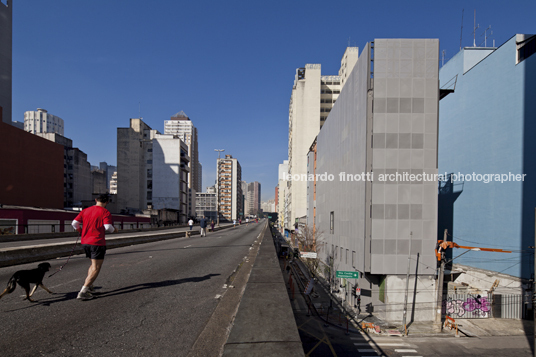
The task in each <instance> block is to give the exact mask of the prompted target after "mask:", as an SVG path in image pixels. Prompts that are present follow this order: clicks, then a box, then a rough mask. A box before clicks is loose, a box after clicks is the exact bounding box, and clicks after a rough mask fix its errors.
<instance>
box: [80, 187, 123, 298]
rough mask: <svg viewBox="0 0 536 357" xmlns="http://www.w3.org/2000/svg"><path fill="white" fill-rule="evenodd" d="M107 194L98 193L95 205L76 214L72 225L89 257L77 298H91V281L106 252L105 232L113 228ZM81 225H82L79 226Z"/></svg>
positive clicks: (95, 276)
mask: <svg viewBox="0 0 536 357" xmlns="http://www.w3.org/2000/svg"><path fill="white" fill-rule="evenodd" d="M108 201H109V197H108V195H106V194H104V195H100V196H99V197H97V198H96V199H95V203H96V204H95V206H91V207H88V208H86V209H85V210H83V211H82V212H80V213H79V214H78V216H76V218H75V219H74V221H73V223H72V226H73V228H74V229H76V230H77V231H78V232H80V233H81V235H82V241H81V243H82V248H84V251H85V252H86V257H87V258H90V259H91V265H90V267H89V270H88V272H87V277H86V281H85V282H84V286H82V289H81V290H80V292H79V293H78V296H77V299H80V300H89V299H93V294H91V292H90V291H93V282H95V280H96V279H97V276H99V273H100V270H101V267H102V263H103V262H104V255H105V254H106V240H105V239H104V235H105V232H109V233H113V232H114V231H115V228H114V226H113V224H112V223H113V222H112V215H111V214H110V211H108V210H107V209H106V206H107V205H108ZM80 226H82V227H80Z"/></svg>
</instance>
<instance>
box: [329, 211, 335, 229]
mask: <svg viewBox="0 0 536 357" xmlns="http://www.w3.org/2000/svg"><path fill="white" fill-rule="evenodd" d="M329 232H330V233H331V234H333V233H335V212H334V211H331V212H330V214H329Z"/></svg>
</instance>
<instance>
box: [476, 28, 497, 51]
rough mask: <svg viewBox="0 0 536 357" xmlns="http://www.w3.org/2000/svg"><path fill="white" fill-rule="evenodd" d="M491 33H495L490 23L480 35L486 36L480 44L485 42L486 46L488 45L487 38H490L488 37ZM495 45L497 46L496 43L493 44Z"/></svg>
mask: <svg viewBox="0 0 536 357" xmlns="http://www.w3.org/2000/svg"><path fill="white" fill-rule="evenodd" d="M488 30H490V32H489V35H488ZM491 35H493V31H491V25H489V26H488V28H487V29H485V30H484V33H483V34H482V35H480V36H484V41H482V42H481V43H480V45H482V44H484V47H488V42H487V39H488V37H490V36H491ZM480 45H479V46H480ZM493 47H495V44H494V45H493Z"/></svg>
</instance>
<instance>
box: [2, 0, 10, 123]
mask: <svg viewBox="0 0 536 357" xmlns="http://www.w3.org/2000/svg"><path fill="white" fill-rule="evenodd" d="M0 19H1V20H0V107H1V108H2V109H1V110H2V121H3V122H4V123H8V124H11V98H12V68H13V65H12V63H13V1H12V0H7V1H6V2H2V1H0Z"/></svg>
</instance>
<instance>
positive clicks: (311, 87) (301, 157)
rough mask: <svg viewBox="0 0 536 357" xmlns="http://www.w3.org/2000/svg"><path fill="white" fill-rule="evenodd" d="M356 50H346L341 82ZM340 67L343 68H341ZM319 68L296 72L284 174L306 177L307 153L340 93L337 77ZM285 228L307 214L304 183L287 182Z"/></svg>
mask: <svg viewBox="0 0 536 357" xmlns="http://www.w3.org/2000/svg"><path fill="white" fill-rule="evenodd" d="M357 51H358V48H357V47H349V48H348V49H346V51H345V53H344V56H343V59H342V61H341V70H340V71H339V72H340V73H341V74H342V75H343V76H344V77H345V78H346V77H347V74H348V73H349V72H350V71H351V70H352V66H353V65H355V62H356V57H357V54H358V52H357ZM342 66H344V67H342ZM321 72H322V71H321V65H320V64H306V65H305V67H303V68H298V69H297V70H296V75H295V77H294V85H293V86H292V94H291V96H290V105H289V134H288V161H289V163H288V170H289V171H288V174H289V175H291V176H294V175H299V176H301V175H304V174H306V173H307V152H308V151H309V148H310V146H311V143H312V142H313V140H314V138H315V137H316V135H317V134H318V132H319V131H320V128H321V127H322V126H323V125H324V123H325V122H326V119H327V117H328V115H329V113H330V111H331V109H332V108H333V106H334V104H335V102H336V101H337V98H338V97H339V94H340V92H341V89H342V87H343V85H342V83H341V76H333V75H322V74H321ZM288 189H289V199H288V206H289V210H290V216H289V217H288V218H289V219H288V220H287V228H289V229H290V228H291V227H292V225H293V222H295V220H296V219H299V218H304V217H305V216H306V214H307V182H305V181H301V180H289V181H288Z"/></svg>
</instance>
